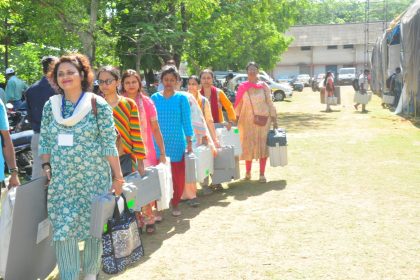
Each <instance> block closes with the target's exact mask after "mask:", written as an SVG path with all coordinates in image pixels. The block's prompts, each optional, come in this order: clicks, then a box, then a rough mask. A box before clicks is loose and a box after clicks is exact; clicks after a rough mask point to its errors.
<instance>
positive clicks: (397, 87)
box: [390, 67, 403, 108]
mask: <svg viewBox="0 0 420 280" xmlns="http://www.w3.org/2000/svg"><path fill="white" fill-rule="evenodd" d="M402 89H403V77H402V74H401V68H400V67H397V68H396V69H395V74H394V76H393V77H392V79H391V88H390V90H391V92H392V93H393V94H394V96H395V98H394V104H393V106H394V108H396V107H397V106H398V102H400V97H401V92H402Z"/></svg>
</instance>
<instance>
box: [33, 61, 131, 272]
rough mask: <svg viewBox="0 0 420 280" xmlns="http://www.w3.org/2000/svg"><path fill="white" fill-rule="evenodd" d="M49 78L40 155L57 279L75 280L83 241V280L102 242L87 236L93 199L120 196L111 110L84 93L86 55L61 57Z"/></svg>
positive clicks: (89, 77)
mask: <svg viewBox="0 0 420 280" xmlns="http://www.w3.org/2000/svg"><path fill="white" fill-rule="evenodd" d="M50 78H51V83H52V84H53V85H55V86H56V88H57V89H58V91H59V92H60V93H61V94H59V95H55V96H52V97H51V98H50V100H49V101H48V102H47V103H46V104H45V106H44V111H43V118H42V123H41V133H40V154H41V155H42V160H43V162H44V163H43V164H42V167H43V171H44V173H45V175H46V176H47V177H48V178H49V179H50V184H49V187H48V198H47V207H48V216H49V219H50V221H51V223H52V226H53V241H54V245H55V249H56V255H57V263H58V268H59V271H60V279H62V280H75V279H79V271H80V259H79V247H78V243H79V242H80V241H85V250H84V258H83V272H84V274H85V279H89V280H90V279H96V275H97V274H98V272H99V269H100V257H101V255H102V247H101V240H100V239H98V238H94V237H92V236H91V235H90V234H89V225H90V213H91V203H92V199H93V198H94V197H95V196H97V195H101V194H104V193H106V192H108V191H110V189H112V190H114V191H115V193H116V194H120V193H121V188H122V184H123V182H124V180H123V177H122V174H121V169H120V165H119V162H118V152H117V149H116V147H115V140H116V134H115V128H114V120H113V116H112V109H111V107H110V106H109V105H108V104H107V102H106V101H105V100H104V99H103V98H101V97H99V96H96V97H95V96H94V94H93V93H91V92H86V91H87V90H88V89H89V88H90V87H91V85H92V81H93V73H92V71H91V69H90V65H89V61H88V60H87V58H86V57H85V56H82V55H79V54H76V55H70V56H63V57H61V58H60V60H59V61H58V62H57V64H56V65H55V67H54V69H53V71H52V72H51V73H50ZM92 104H93V106H94V107H92ZM95 104H96V105H95ZM95 107H96V109H95ZM110 167H111V168H110ZM111 169H112V171H113V174H114V176H115V177H114V179H113V180H112V179H111Z"/></svg>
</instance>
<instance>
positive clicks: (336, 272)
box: [100, 87, 420, 280]
mask: <svg viewBox="0 0 420 280" xmlns="http://www.w3.org/2000/svg"><path fill="white" fill-rule="evenodd" d="M342 95H343V105H342V106H337V107H335V110H336V111H335V112H333V113H328V114H327V113H324V112H321V111H322V110H325V107H324V106H323V105H320V104H319V97H318V94H315V93H312V92H311V90H309V89H307V88H306V89H305V91H304V92H302V93H296V94H295V96H293V98H292V99H290V101H286V102H281V103H276V106H277V108H278V111H279V120H280V121H279V123H280V126H282V127H286V129H287V130H288V141H289V147H288V149H289V165H288V166H287V167H285V168H271V167H268V172H267V177H268V179H269V182H268V183H267V184H259V183H257V182H249V183H247V182H234V183H231V184H229V185H225V189H224V190H223V191H220V192H217V193H214V194H212V195H210V196H206V197H200V201H201V203H202V204H201V206H200V208H197V209H192V208H188V206H186V205H182V206H181V210H182V211H183V215H182V216H181V217H180V218H174V217H171V216H170V215H169V213H165V217H164V218H165V221H164V222H163V223H162V224H161V225H159V226H158V231H157V234H155V235H152V236H143V242H144V247H145V250H146V257H145V258H144V259H143V261H142V262H141V263H140V264H138V265H137V266H135V267H132V268H130V269H128V270H127V271H126V272H125V273H124V274H121V275H117V276H113V277H109V276H106V275H104V274H101V276H100V279H124V280H130V279H133V280H134V279H420V130H419V124H417V127H416V126H415V125H413V124H412V123H411V122H409V121H406V120H404V119H402V118H400V117H398V116H393V115H392V114H391V113H390V112H389V111H387V110H383V109H382V108H381V107H380V100H379V98H377V97H374V98H373V101H372V102H371V104H369V106H368V110H371V112H369V113H368V114H361V113H355V112H354V109H353V108H352V91H351V89H350V87H346V88H343V92H342ZM253 168H254V173H253V176H254V178H255V179H257V175H258V174H257V173H256V172H257V168H258V165H257V164H255V165H254V167H253ZM243 172H244V166H242V175H243Z"/></svg>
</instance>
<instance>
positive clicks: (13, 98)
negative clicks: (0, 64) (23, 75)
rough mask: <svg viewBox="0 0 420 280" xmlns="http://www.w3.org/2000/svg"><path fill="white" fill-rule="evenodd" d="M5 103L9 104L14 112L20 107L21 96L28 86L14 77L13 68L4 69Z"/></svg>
mask: <svg viewBox="0 0 420 280" xmlns="http://www.w3.org/2000/svg"><path fill="white" fill-rule="evenodd" d="M6 79H7V84H6V102H11V103H12V104H13V107H14V109H15V110H18V109H19V108H20V106H21V105H22V103H23V102H22V95H23V93H24V92H25V90H26V89H28V86H27V85H26V84H25V82H24V81H22V80H21V79H19V78H18V77H17V76H16V72H15V70H14V69H13V68H7V69H6Z"/></svg>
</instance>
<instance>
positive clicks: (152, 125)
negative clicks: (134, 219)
mask: <svg viewBox="0 0 420 280" xmlns="http://www.w3.org/2000/svg"><path fill="white" fill-rule="evenodd" d="M121 84H122V95H123V96H125V97H127V98H131V99H132V100H134V101H135V102H136V104H137V108H138V110H139V118H140V131H141V135H142V138H143V143H144V144H145V147H146V158H145V159H144V160H143V162H144V165H145V167H149V166H155V165H157V164H158V163H159V162H162V163H166V153H165V145H164V144H163V138H162V133H161V132H160V127H159V123H158V121H157V113H156V108H155V105H154V104H153V101H152V100H151V99H150V98H149V97H147V96H146V95H145V94H143V92H142V83H141V77H140V75H139V74H138V73H137V72H136V71H135V70H132V69H129V70H127V71H125V72H124V73H123V75H122V78H121ZM153 139H155V141H156V144H157V146H158V147H159V149H160V150H161V151H162V152H161V154H160V157H159V159H158V158H157V157H156V149H155V146H154V141H153ZM155 205H156V202H152V203H150V204H149V205H146V206H144V207H142V215H143V217H144V219H143V217H142V220H144V222H145V223H146V232H147V233H149V234H151V233H154V232H155V231H156V227H155V222H160V221H162V215H160V214H159V213H158V214H157V215H155V214H154V213H153V206H155Z"/></svg>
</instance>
